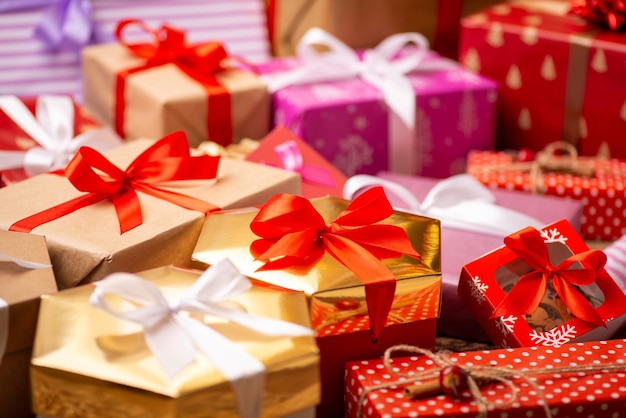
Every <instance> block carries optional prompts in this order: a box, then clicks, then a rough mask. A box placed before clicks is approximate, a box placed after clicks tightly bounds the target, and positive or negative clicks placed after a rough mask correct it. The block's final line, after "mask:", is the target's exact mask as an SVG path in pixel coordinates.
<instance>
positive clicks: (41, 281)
mask: <svg viewBox="0 0 626 418" xmlns="http://www.w3.org/2000/svg"><path fill="white" fill-rule="evenodd" d="M0 253H1V254H5V255H8V256H11V257H15V258H18V259H20V260H25V261H30V262H35V263H40V264H50V257H49V255H48V249H47V248H46V239H45V238H44V237H43V236H40V235H34V234H24V233H21V232H8V231H0ZM56 291H57V286H56V282H55V280H54V273H53V271H52V267H48V268H42V269H28V268H24V267H20V266H18V265H17V264H15V263H13V262H11V261H0V298H2V299H3V300H4V301H5V302H6V303H7V305H8V312H9V328H8V329H1V330H0V332H6V333H7V345H6V351H5V353H4V357H3V358H1V359H0V382H4V383H3V385H2V390H0V416H2V417H25V416H29V415H30V409H31V408H30V396H29V392H30V386H29V381H28V365H29V363H30V356H31V351H32V348H33V340H34V339H35V328H36V326H37V315H38V312H39V297H40V296H41V295H42V294H46V293H55V292H56Z"/></svg>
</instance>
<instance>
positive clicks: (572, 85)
mask: <svg viewBox="0 0 626 418" xmlns="http://www.w3.org/2000/svg"><path fill="white" fill-rule="evenodd" d="M569 9H570V2H568V1H542V2H537V1H521V2H520V1H518V2H514V4H511V5H506V4H505V5H498V6H494V7H492V8H489V9H487V10H485V11H483V12H482V13H477V14H475V15H472V16H468V17H467V18H465V19H464V20H463V21H462V30H461V46H460V61H461V63H462V64H463V65H464V66H465V67H467V68H470V69H472V70H474V71H477V72H479V73H480V74H484V75H485V76H487V77H490V78H492V79H494V80H497V81H498V82H499V83H500V88H501V90H500V100H499V104H500V107H499V113H498V141H497V147H498V149H508V148H510V149H521V148H530V149H532V150H534V151H539V150H541V149H542V148H543V147H544V146H546V145H547V144H548V143H550V142H552V141H555V140H560V139H562V140H564V141H567V142H570V143H572V144H574V145H575V146H576V147H578V150H579V151H580V153H581V154H582V155H586V156H590V155H596V154H597V153H598V150H599V147H600V146H601V145H602V144H603V143H606V144H608V146H609V150H610V153H611V156H613V157H617V158H625V157H626V145H625V144H624V141H621V140H619V139H618V138H616V137H615V132H621V131H622V130H624V129H625V128H626V113H625V112H624V109H626V107H625V106H624V105H625V103H626V93H624V89H623V88H622V86H623V80H622V74H623V73H624V70H625V69H626V68H625V65H626V64H625V62H626V61H625V60H624V54H625V53H626V35H624V33H623V32H611V31H609V30H605V29H603V28H601V27H599V26H594V25H592V24H590V23H588V22H586V21H585V20H583V19H582V18H579V17H577V16H575V15H568V10H569Z"/></svg>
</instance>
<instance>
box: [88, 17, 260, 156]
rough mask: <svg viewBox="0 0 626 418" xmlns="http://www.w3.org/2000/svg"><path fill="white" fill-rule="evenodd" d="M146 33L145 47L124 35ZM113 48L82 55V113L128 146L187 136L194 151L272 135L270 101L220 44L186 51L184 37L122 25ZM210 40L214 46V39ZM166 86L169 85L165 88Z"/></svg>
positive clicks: (163, 30) (187, 44)
mask: <svg viewBox="0 0 626 418" xmlns="http://www.w3.org/2000/svg"><path fill="white" fill-rule="evenodd" d="M137 31H139V32H143V33H145V34H146V35H148V36H150V37H151V38H153V42H152V43H150V44H146V43H141V42H134V41H132V39H131V38H130V37H129V36H127V33H130V34H132V33H135V32H137ZM116 36H117V39H118V42H117V43H111V44H105V45H95V46H90V47H87V48H85V49H83V51H82V60H83V66H82V68H83V79H84V82H85V86H86V89H85V107H86V108H87V109H88V110H89V111H90V112H91V113H92V114H93V115H94V116H95V117H96V119H98V120H99V121H100V122H102V123H104V124H106V125H110V126H115V130H116V131H117V133H118V134H119V135H120V136H122V137H124V138H126V139H134V138H140V137H147V138H155V137H156V138H158V137H161V136H163V135H166V134H168V133H170V132H173V131H177V130H184V131H185V132H186V133H187V137H188V138H189V143H190V145H191V146H197V145H199V144H200V142H202V141H206V140H211V141H214V142H217V143H219V144H228V143H230V142H232V141H233V140H235V142H236V141H237V140H239V139H241V138H243V137H249V138H260V137H262V136H263V135H265V134H266V133H267V132H268V131H269V126H268V124H269V109H270V97H269V95H268V93H267V90H266V87H265V85H264V84H263V83H262V82H261V80H260V79H259V77H258V76H257V75H256V74H254V73H253V72H252V71H251V70H250V69H245V68H236V67H234V66H233V65H230V64H228V62H229V60H231V61H232V60H234V58H233V57H232V56H229V52H227V51H226V49H225V48H224V45H223V44H222V43H221V42H218V41H205V42H202V43H196V44H191V43H190V42H189V41H188V40H186V34H185V32H184V31H182V30H181V29H177V28H174V27H171V26H168V25H163V26H161V27H160V28H156V29H152V28H150V27H148V26H146V25H145V23H144V22H141V21H138V20H124V21H121V22H120V23H119V24H118V26H117V28H116ZM212 39H213V38H212ZM164 80H167V82H164Z"/></svg>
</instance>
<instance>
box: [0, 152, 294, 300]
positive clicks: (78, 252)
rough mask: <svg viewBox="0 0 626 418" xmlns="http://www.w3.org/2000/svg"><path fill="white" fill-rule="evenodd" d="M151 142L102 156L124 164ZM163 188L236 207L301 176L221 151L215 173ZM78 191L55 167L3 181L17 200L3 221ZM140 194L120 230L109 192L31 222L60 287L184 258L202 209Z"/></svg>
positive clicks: (1, 213)
mask: <svg viewBox="0 0 626 418" xmlns="http://www.w3.org/2000/svg"><path fill="white" fill-rule="evenodd" d="M151 144H152V141H150V140H136V141H133V142H130V143H126V144H125V145H124V146H122V147H120V148H117V149H115V150H112V151H110V152H109V153H107V154H106V156H107V157H108V158H110V160H111V161H112V162H113V163H114V164H116V165H118V166H119V167H126V166H127V165H128V164H129V163H130V162H131V161H132V160H133V158H135V157H136V156H137V155H139V154H140V153H141V152H143V151H144V150H145V149H146V148H147V147H148V146H149V145H151ZM164 188H167V189H168V190H172V191H176V192H178V193H183V194H186V195H189V196H193V197H195V198H198V199H201V200H204V201H206V202H209V203H212V204H214V205H216V206H218V207H220V208H233V207H247V206H251V205H255V204H260V203H263V202H265V200H267V198H268V197H269V196H271V195H273V194H275V193H278V192H287V193H299V191H300V179H299V177H298V176H297V175H296V174H294V173H290V172H287V171H284V170H279V169H276V168H273V167H267V166H261V165H259V164H254V163H249V162H246V161H237V160H229V159H222V160H221V161H220V164H219V169H218V172H217V180H197V181H196V180H192V181H184V182H178V183H176V182H172V183H171V184H168V186H167V187H164ZM50 191H54V193H51V192H50ZM82 194H83V193H81V192H79V191H78V190H77V189H76V188H75V187H74V186H73V185H72V184H71V183H70V182H69V181H68V179H67V178H65V177H64V176H60V175H56V174H43V175H39V176H35V177H32V178H30V179H26V180H24V181H22V182H19V183H16V184H14V185H11V187H5V188H2V189H0V200H1V201H10V202H15V204H13V205H2V206H1V207H0V228H1V229H4V230H7V229H8V228H9V227H10V226H11V225H12V224H13V223H15V222H16V221H19V220H21V219H23V218H25V217H27V216H30V215H33V214H34V213H37V212H39V211H42V210H46V209H48V208H50V207H52V206H54V205H58V204H61V203H64V202H66V201H68V200H70V199H73V198H76V197H77V196H81V195H82ZM33 196H37V199H34V198H33ZM139 200H140V205H141V213H142V216H143V224H141V225H140V226H138V227H136V228H134V229H132V230H130V231H128V232H125V233H123V234H120V225H119V222H118V219H117V216H116V213H115V209H114V207H113V205H112V204H111V202H109V201H106V200H105V201H102V202H99V203H96V204H93V205H90V206H87V207H85V208H82V209H79V210H77V211H75V212H74V213H72V214H69V215H66V216H63V217H61V218H59V219H56V220H54V221H52V222H48V223H46V224H43V225H41V226H39V227H37V228H35V229H34V230H33V233H35V234H41V235H45V236H46V238H47V241H48V249H49V251H50V258H51V259H52V264H53V265H54V270H55V275H56V279H57V282H58V284H59V288H62V289H65V288H68V287H73V286H76V285H78V284H81V283H87V282H91V281H95V280H98V279H101V278H102V277H104V276H106V275H107V274H109V273H111V272H114V271H129V272H136V271H141V270H147V269H149V268H153V267H156V266H161V265H163V264H168V263H172V264H178V265H189V263H190V262H191V253H192V251H193V247H194V245H195V243H196V240H197V238H198V235H199V233H200V230H201V228H202V224H203V221H204V218H205V216H204V215H203V214H202V213H201V212H197V211H193V210H187V209H184V208H182V207H180V206H177V205H174V204H172V203H169V202H166V201H164V200H161V199H158V198H155V197H154V196H149V195H146V194H144V193H141V192H140V193H139ZM87 231H88V232H89V233H86V232H87Z"/></svg>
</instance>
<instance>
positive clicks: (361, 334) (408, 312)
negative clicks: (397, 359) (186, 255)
mask: <svg viewBox="0 0 626 418" xmlns="http://www.w3.org/2000/svg"><path fill="white" fill-rule="evenodd" d="M439 236H440V233H439V221H437V220H435V219H432V218H426V217H421V216H417V215H411V214H408V213H404V212H399V211H393V209H392V207H391V205H390V204H389V201H388V200H387V198H386V196H385V194H384V193H383V191H382V189H380V188H375V189H372V190H369V191H367V192H365V193H363V194H362V195H360V196H359V197H357V198H356V199H354V200H353V201H347V200H343V199H339V198H332V197H326V198H321V199H313V200H308V199H305V198H303V197H300V196H294V195H286V194H281V195H276V196H273V197H272V198H271V199H270V200H268V201H267V203H265V204H264V205H262V206H261V207H260V208H254V209H252V208H251V209H250V210H247V211H237V210H234V211H223V212H219V213H215V214H214V215H211V216H209V217H208V218H207V220H206V222H205V224H204V227H203V230H202V233H201V235H200V238H199V239H198V244H197V245H196V248H195V250H194V254H193V258H194V260H197V261H200V262H203V263H206V264H214V263H215V262H217V261H218V260H220V259H222V258H229V259H230V260H232V261H233V263H234V264H235V265H236V266H237V268H238V269H239V270H240V271H241V272H242V273H243V274H245V275H247V276H249V277H252V278H254V279H258V280H261V281H264V282H267V283H271V284H274V285H278V286H281V287H286V288H289V289H294V290H301V291H304V292H305V294H306V295H307V296H308V298H309V309H310V315H311V318H312V323H313V328H314V329H315V330H316V332H317V343H318V345H319V347H320V354H321V374H322V402H321V404H320V406H319V407H318V410H317V413H318V416H324V417H340V416H341V414H342V411H343V407H342V387H343V372H342V367H343V363H344V362H345V361H347V360H351V359H364V358H372V357H375V356H378V355H381V354H382V352H383V350H384V349H385V348H386V347H388V346H389V345H392V344H398V343H400V342H410V343H411V344H415V345H420V346H422V347H429V348H432V347H433V346H434V344H435V328H436V320H437V316H438V315H439V300H440V297H441V271H440V264H441V261H440V251H439V240H440V238H439Z"/></svg>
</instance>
